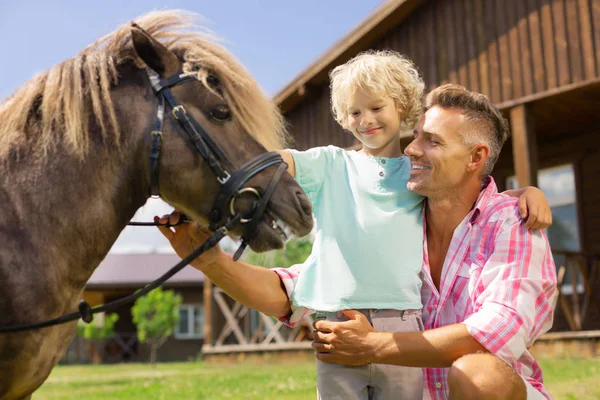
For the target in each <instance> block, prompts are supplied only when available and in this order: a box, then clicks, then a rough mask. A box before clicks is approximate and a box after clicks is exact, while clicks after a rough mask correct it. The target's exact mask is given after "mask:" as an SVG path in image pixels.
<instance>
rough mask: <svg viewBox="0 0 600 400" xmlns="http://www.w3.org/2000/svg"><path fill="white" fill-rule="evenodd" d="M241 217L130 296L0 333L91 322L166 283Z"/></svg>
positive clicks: (218, 239)
mask: <svg viewBox="0 0 600 400" xmlns="http://www.w3.org/2000/svg"><path fill="white" fill-rule="evenodd" d="M240 218H241V216H240V215H236V216H235V217H234V218H232V219H230V220H229V221H228V222H227V224H226V225H225V226H223V227H221V228H220V229H218V230H217V231H216V232H215V233H214V234H213V235H212V236H211V237H209V238H208V239H207V240H206V242H204V243H203V244H202V245H201V246H200V247H198V248H197V249H196V250H194V251H193V252H191V253H190V254H189V255H188V256H187V257H186V258H184V259H183V260H181V261H180V262H179V263H177V264H176V265H175V266H173V267H172V268H171V269H170V270H169V271H167V272H166V273H165V274H163V275H162V276H161V277H160V278H158V279H156V280H154V281H152V282H150V283H148V284H147V285H146V286H144V287H143V288H142V289H140V290H139V291H137V292H135V293H133V294H130V295H129V296H125V297H122V298H120V299H118V300H114V301H111V302H109V303H106V304H103V305H101V306H98V307H93V308H92V307H91V306H90V305H89V304H88V303H87V302H85V301H82V302H81V303H79V310H78V311H76V312H72V313H70V314H65V315H62V316H60V317H58V318H54V319H50V320H47V321H44V322H38V323H34V324H27V325H14V326H6V327H0V333H13V332H21V331H27V330H31V329H40V328H47V327H49V326H54V325H59V324H64V323H66V322H71V321H75V320H78V319H80V318H81V319H82V320H83V321H84V322H85V323H88V324H89V323H90V322H92V320H93V319H94V314H97V313H101V312H106V311H110V310H114V309H115V308H118V307H120V306H122V305H125V304H128V303H131V302H134V301H135V300H137V299H139V298H140V297H142V296H143V295H145V294H147V293H149V292H151V291H152V290H154V289H156V288H157V287H159V286H160V285H162V284H163V283H165V282H166V281H167V280H168V279H169V278H171V277H172V276H173V275H175V274H176V273H178V272H179V271H181V270H182V269H183V268H184V267H185V266H186V265H188V264H189V263H191V262H192V261H194V260H195V259H196V258H198V257H199V256H200V255H201V254H202V253H204V252H205V251H206V250H209V249H211V248H213V247H215V246H216V245H217V244H218V243H219V242H220V241H221V239H223V237H225V236H226V235H227V232H228V231H229V229H230V228H231V227H233V226H234V225H235V224H237V223H238V221H239V219H240ZM172 226H173V225H172Z"/></svg>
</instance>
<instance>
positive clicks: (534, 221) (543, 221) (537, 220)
mask: <svg viewBox="0 0 600 400" xmlns="http://www.w3.org/2000/svg"><path fill="white" fill-rule="evenodd" d="M519 214H520V215H521V218H523V220H526V221H527V222H526V223H525V227H526V228H527V229H529V230H540V229H545V228H547V227H549V226H550V225H552V211H551V210H550V205H549V204H548V199H546V196H544V193H543V192H542V191H541V190H540V189H538V188H536V187H535V186H528V187H526V188H524V190H523V192H522V193H521V195H520V196H519Z"/></svg>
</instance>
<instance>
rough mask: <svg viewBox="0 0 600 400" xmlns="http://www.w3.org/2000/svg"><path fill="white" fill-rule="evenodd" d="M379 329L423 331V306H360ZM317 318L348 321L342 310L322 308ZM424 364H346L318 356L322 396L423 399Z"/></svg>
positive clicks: (321, 399) (367, 399)
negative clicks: (383, 307) (326, 310)
mask: <svg viewBox="0 0 600 400" xmlns="http://www.w3.org/2000/svg"><path fill="white" fill-rule="evenodd" d="M358 311H360V312H361V313H363V314H364V315H365V316H366V317H367V318H368V319H369V322H371V324H372V325H373V328H375V331H377V332H419V331H423V322H422V320H421V310H374V309H366V310H358ZM317 319H327V320H328V321H345V320H347V318H346V316H345V315H344V314H342V313H341V312H319V313H317ZM422 398H423V371H422V369H421V368H411V367H399V366H396V365H383V364H367V365H360V366H346V365H339V364H330V363H325V362H322V361H319V360H317V399H318V400H333V399H340V400H388V399H402V400H417V399H419V400H421V399H422Z"/></svg>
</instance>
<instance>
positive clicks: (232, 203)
mask: <svg viewBox="0 0 600 400" xmlns="http://www.w3.org/2000/svg"><path fill="white" fill-rule="evenodd" d="M246 192H249V193H252V194H253V195H255V196H256V199H257V200H260V193H258V190H256V189H254V188H251V187H245V188H241V189H240V190H238V192H237V195H238V196H239V195H241V194H242V193H246ZM236 200H237V197H235V196H234V197H232V198H231V201H230V202H229V212H230V213H231V215H236V212H235V201H236ZM255 209H256V208H255ZM252 211H254V210H252ZM250 221H252V218H243V217H241V218H240V224H247V223H248V222H250Z"/></svg>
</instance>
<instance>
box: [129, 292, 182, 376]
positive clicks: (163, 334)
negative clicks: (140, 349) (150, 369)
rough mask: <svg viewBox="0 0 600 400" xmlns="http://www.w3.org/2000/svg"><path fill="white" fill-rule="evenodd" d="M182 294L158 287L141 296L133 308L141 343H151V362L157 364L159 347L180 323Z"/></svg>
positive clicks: (134, 320)
mask: <svg viewBox="0 0 600 400" xmlns="http://www.w3.org/2000/svg"><path fill="white" fill-rule="evenodd" d="M180 304H181V295H179V294H176V293H175V292H174V291H172V290H165V291H163V290H162V288H160V287H159V288H157V289H154V290H153V291H151V292H150V293H148V294H146V295H145V296H142V297H140V298H139V299H137V300H136V301H135V304H134V305H133V307H132V308H131V315H132V316H133V322H134V323H135V325H136V327H137V336H138V340H139V341H140V343H148V344H149V345H150V363H151V364H152V365H153V366H155V365H156V353H157V352H158V349H160V347H161V346H162V345H163V344H164V343H165V342H166V341H167V339H168V338H169V337H170V336H171V335H172V334H173V331H174V330H175V326H177V324H178V323H179V305H180Z"/></svg>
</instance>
